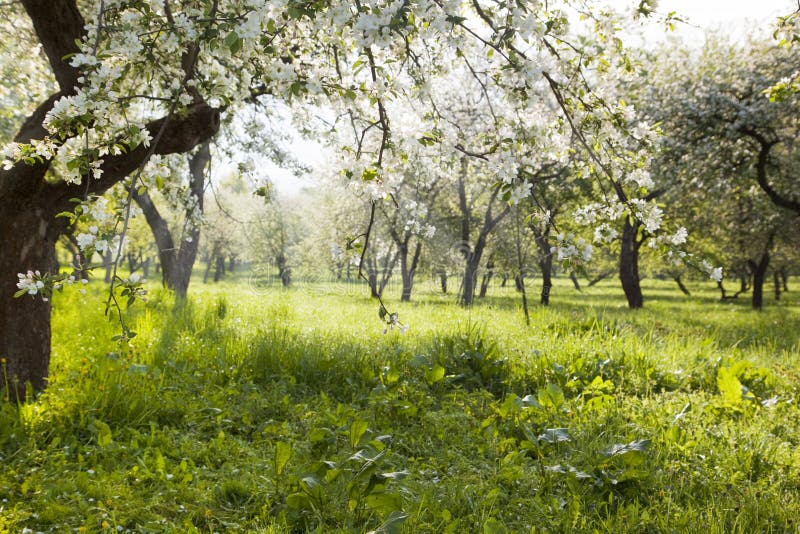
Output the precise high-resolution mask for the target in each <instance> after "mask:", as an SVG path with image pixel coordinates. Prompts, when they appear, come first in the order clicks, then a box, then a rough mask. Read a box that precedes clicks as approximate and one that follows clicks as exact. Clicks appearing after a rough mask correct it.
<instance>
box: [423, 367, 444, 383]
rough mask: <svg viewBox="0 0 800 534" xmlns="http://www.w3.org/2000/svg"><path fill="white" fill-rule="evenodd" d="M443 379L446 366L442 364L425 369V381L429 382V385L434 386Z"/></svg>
mask: <svg viewBox="0 0 800 534" xmlns="http://www.w3.org/2000/svg"><path fill="white" fill-rule="evenodd" d="M442 379H444V367H442V366H441V365H438V364H437V365H434V366H433V367H431V368H430V369H428V370H427V371H425V382H427V383H428V385H431V386H432V385H433V384H435V383H437V382H441V381H442Z"/></svg>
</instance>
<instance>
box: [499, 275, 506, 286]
mask: <svg viewBox="0 0 800 534" xmlns="http://www.w3.org/2000/svg"><path fill="white" fill-rule="evenodd" d="M507 283H508V273H503V280H502V281H501V282H500V287H506V284H507Z"/></svg>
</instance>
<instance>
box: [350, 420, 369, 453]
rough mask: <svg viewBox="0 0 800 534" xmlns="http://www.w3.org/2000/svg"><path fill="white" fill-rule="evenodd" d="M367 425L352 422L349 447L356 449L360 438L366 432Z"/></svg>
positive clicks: (362, 422) (359, 421)
mask: <svg viewBox="0 0 800 534" xmlns="http://www.w3.org/2000/svg"><path fill="white" fill-rule="evenodd" d="M368 427H369V425H368V424H367V422H366V421H361V420H357V421H353V422H352V423H351V424H350V446H351V447H353V448H354V449H355V448H356V447H358V444H359V442H360V441H361V438H362V437H363V436H364V433H365V432H366V431H367V428H368Z"/></svg>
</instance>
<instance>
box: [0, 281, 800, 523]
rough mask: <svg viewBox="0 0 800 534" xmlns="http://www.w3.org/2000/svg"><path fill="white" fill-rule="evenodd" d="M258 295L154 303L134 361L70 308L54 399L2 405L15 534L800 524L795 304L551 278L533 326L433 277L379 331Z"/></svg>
mask: <svg viewBox="0 0 800 534" xmlns="http://www.w3.org/2000/svg"><path fill="white" fill-rule="evenodd" d="M245 278H246V276H244V275H243V278H242V280H239V281H230V282H228V281H226V282H222V283H220V284H216V285H205V286H204V285H202V284H199V283H196V282H195V283H194V285H193V286H192V287H191V288H190V294H191V295H192V298H191V300H190V302H189V303H188V305H186V306H184V307H181V308H178V309H176V308H175V307H174V304H173V302H172V301H171V299H170V297H169V296H168V295H166V294H163V293H161V292H159V291H155V293H154V294H153V295H152V296H151V298H150V300H149V302H148V303H147V304H146V305H139V304H137V306H136V307H135V309H134V310H132V312H131V317H132V321H133V328H134V330H136V331H137V332H138V336H137V337H136V338H135V339H134V342H133V344H132V345H131V346H130V347H125V348H124V350H122V348H120V347H119V346H117V345H116V344H115V343H114V342H112V341H111V338H112V337H113V336H114V335H115V334H117V333H118V325H115V324H114V323H113V322H109V321H108V320H107V319H105V318H104V317H103V314H102V306H100V305H99V304H98V303H99V301H100V299H101V296H100V295H99V291H100V288H99V287H98V288H96V289H95V290H94V291H95V293H94V294H92V293H90V294H89V295H88V296H81V295H79V294H77V293H75V294H65V295H60V296H58V298H57V299H56V301H55V308H56V310H55V313H54V319H53V326H54V349H53V361H52V377H51V385H50V387H49V389H48V390H47V392H46V393H45V394H44V395H42V396H41V397H40V398H39V399H37V401H36V402H34V403H31V404H29V405H25V406H16V405H12V404H6V405H3V406H2V407H0V463H1V464H2V466H3V467H2V469H1V470H0V532H15V533H16V532H20V531H22V530H23V529H24V528H28V529H31V530H32V531H34V532H36V531H42V532H68V531H74V530H78V531H82V532H103V531H106V532H116V531H121V532H125V531H130V532H181V533H182V532H223V531H227V532H321V533H322V532H324V533H328V532H368V531H377V532H407V533H417V532H436V533H439V532H466V533H472V532H485V533H494V532H515V533H516V532H595V531H599V532H698V531H706V532H709V533H714V532H719V533H723V532H724V533H728V532H742V533H750V532H786V531H796V530H797V528H798V525H797V518H798V517H800V492H798V486H797V484H798V483H797V481H798V480H800V453H798V452H797V451H798V448H797V445H798V443H800V409H798V400H797V399H798V394H797V384H798V378H800V372H799V371H800V368H798V363H799V361H798V360H799V358H798V353H800V297H798V294H797V293H794V292H790V293H788V294H784V295H783V298H782V300H781V301H780V302H778V303H775V302H773V301H771V300H770V301H769V302H768V303H767V308H766V309H765V310H764V311H763V312H761V313H758V312H753V311H751V310H750V309H749V307H748V302H746V301H741V302H731V303H720V302H719V301H718V300H717V294H716V292H714V291H713V288H712V287H710V285H705V284H696V286H691V289H692V290H693V293H695V294H696V296H694V297H692V298H686V297H684V296H682V295H681V294H680V293H679V292H678V291H677V288H674V286H673V285H670V284H666V283H661V282H657V281H649V282H648V283H647V284H646V287H645V294H646V298H647V300H646V308H645V309H643V310H639V311H637V312H631V311H629V310H627V309H626V308H625V307H624V305H623V304H624V299H623V297H622V295H621V292H620V291H619V290H618V289H617V288H616V286H615V285H614V284H613V283H612V282H609V283H607V284H606V285H601V286H600V287H593V288H587V289H585V290H584V292H583V293H578V292H576V291H574V290H573V289H572V288H571V287H570V286H569V281H563V280H559V281H558V284H557V287H556V289H555V291H554V293H553V297H552V300H553V305H552V306H551V307H549V308H542V307H540V306H538V305H535V304H534V305H532V307H531V326H529V327H528V326H526V325H525V323H524V318H523V316H522V312H521V309H520V305H519V299H518V296H517V294H516V293H515V292H514V291H513V290H512V289H504V288H502V289H501V288H499V287H494V288H493V290H492V296H490V297H488V298H487V299H485V301H483V302H480V303H479V304H478V305H476V306H475V307H473V308H472V309H471V310H463V309H460V308H458V307H457V306H455V304H454V298H453V296H442V295H438V294H436V293H435V292H434V284H433V283H432V282H426V281H423V282H424V283H422V284H421V287H420V288H419V290H418V291H419V293H418V294H417V295H415V299H416V302H412V303H407V304H402V305H401V304H399V303H397V304H395V302H394V301H395V300H396V296H395V295H390V296H389V298H388V299H387V306H388V307H389V308H390V311H397V312H398V313H399V314H400V318H401V320H402V321H403V322H404V323H406V324H408V325H409V327H410V328H409V330H408V332H407V333H405V334H401V333H400V332H398V331H397V330H390V331H389V332H387V333H386V334H383V333H382V330H383V326H382V325H381V323H380V322H379V320H378V316H377V308H378V306H377V303H376V302H374V301H371V300H370V299H368V298H365V297H364V292H363V289H360V288H356V287H353V286H346V285H343V284H340V285H324V284H321V283H316V284H313V283H308V284H300V285H299V286H298V287H295V288H294V289H292V290H290V291H287V292H284V291H280V290H278V289H271V288H264V287H260V286H259V287H258V291H255V290H253V289H250V286H248V285H247V284H244V283H243V280H244V279H245ZM98 285H99V284H98ZM250 285H251V286H252V285H253V284H250ZM534 300H535V299H534Z"/></svg>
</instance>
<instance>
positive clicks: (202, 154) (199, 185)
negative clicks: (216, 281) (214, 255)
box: [170, 141, 211, 298]
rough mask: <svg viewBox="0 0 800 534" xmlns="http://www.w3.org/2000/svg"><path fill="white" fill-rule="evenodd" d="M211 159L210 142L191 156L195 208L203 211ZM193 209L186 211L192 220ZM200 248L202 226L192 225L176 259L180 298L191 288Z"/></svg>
mask: <svg viewBox="0 0 800 534" xmlns="http://www.w3.org/2000/svg"><path fill="white" fill-rule="evenodd" d="M210 161H211V151H210V149H209V142H208V141H206V142H205V143H203V144H201V145H200V147H199V148H198V149H197V152H195V153H194V154H193V155H192V156H191V157H190V158H189V173H190V181H189V188H190V190H191V192H192V198H193V199H194V202H195V205H194V209H195V210H197V211H199V212H200V213H203V197H204V196H205V185H206V169H207V168H208V164H209V162H210ZM191 211H192V209H191V208H189V210H187V213H186V217H187V219H189V220H190V214H191ZM199 250H200V227H199V226H191V227H190V229H189V235H188V237H187V238H185V239H183V240H182V241H181V246H180V248H179V249H178V251H177V258H176V259H175V270H174V272H173V273H172V276H171V277H170V278H171V282H170V284H171V287H172V289H173V290H174V291H175V293H176V294H177V295H178V297H180V298H185V297H186V293H187V292H188V290H189V282H190V281H191V279H192V270H193V269H194V263H195V261H196V260H197V252H198V251H199Z"/></svg>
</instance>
